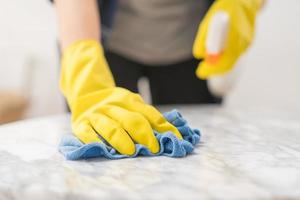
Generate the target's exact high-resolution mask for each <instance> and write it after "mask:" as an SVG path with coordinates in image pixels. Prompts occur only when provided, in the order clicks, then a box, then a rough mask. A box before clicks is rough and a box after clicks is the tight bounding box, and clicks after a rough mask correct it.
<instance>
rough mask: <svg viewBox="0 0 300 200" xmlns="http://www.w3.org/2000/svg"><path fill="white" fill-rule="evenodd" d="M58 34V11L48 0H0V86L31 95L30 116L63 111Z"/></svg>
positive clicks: (0, 88)
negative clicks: (29, 73) (59, 80)
mask: <svg viewBox="0 0 300 200" xmlns="http://www.w3.org/2000/svg"><path fill="white" fill-rule="evenodd" d="M56 35H57V34H56V21H55V13H54V10H53V8H52V6H51V5H50V3H49V2H48V1H47V0H26V1H22V0H12V1H5V0H0V61H1V62H0V90H7V89H9V90H19V91H20V90H21V91H22V92H23V93H24V94H25V95H27V96H29V97H30V98H31V106H30V109H29V111H28V114H27V116H28V117H31V116H40V115H46V114H56V113H60V112H62V111H63V101H62V98H61V96H60V94H59V93H58V73H59V68H58V56H57V51H56V50H57V49H56V48H57V47H56ZM28 71H31V72H32V74H31V76H28V75H27V74H28ZM27 78H29V79H30V80H26V79H27ZM28 87H29V88H28Z"/></svg>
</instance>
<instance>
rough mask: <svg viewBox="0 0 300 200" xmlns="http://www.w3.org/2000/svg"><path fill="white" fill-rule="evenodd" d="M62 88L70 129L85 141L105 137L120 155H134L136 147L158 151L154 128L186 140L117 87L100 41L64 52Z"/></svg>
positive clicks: (136, 97)
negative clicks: (69, 115) (66, 103)
mask: <svg viewBox="0 0 300 200" xmlns="http://www.w3.org/2000/svg"><path fill="white" fill-rule="evenodd" d="M124 67H125V66H124ZM60 86H61V90H62V92H63V94H64V95H65V97H66V98H67V101H68V103H69V106H70V109H71V113H72V130H73V132H74V134H75V135H76V136H77V137H78V138H79V139H80V140H81V141H82V142H84V143H91V142H102V140H103V139H104V140H105V141H107V142H108V143H109V144H110V145H111V146H112V147H114V148H115V149H116V150H117V151H118V152H120V153H121V154H127V155H132V154H133V153H134V152H135V145H134V143H139V144H142V145H145V146H146V147H148V148H149V149H150V151H151V152H152V153H157V152H158V151H159V144H158V141H157V139H156V138H155V136H154V133H153V129H155V130H157V131H158V132H160V133H164V132H166V131H172V132H173V133H174V134H175V135H176V136H177V137H178V138H179V139H182V136H181V134H180V133H179V131H178V130H177V128H175V127H174V126H173V125H172V124H170V123H169V122H167V121H166V120H165V118H164V117H163V116H162V114H161V113H160V112H158V111H157V110H156V109H155V108H154V107H152V106H150V105H147V104H146V103H144V101H143V100H142V98H141V97H140V96H139V95H138V94H135V93H132V92H130V91H128V90H126V89H124V88H119V87H116V86H115V84H114V80H113V78H112V75H111V72H110V70H109V68H108V64H107V62H106V60H105V58H104V54H103V50H102V47H101V46H100V45H99V43H98V42H97V41H94V40H83V41H78V42H75V43H74V44H72V45H70V46H69V47H68V48H67V49H66V50H65V52H64V55H63V60H62V72H61V81H60Z"/></svg>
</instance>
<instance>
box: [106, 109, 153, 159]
mask: <svg viewBox="0 0 300 200" xmlns="http://www.w3.org/2000/svg"><path fill="white" fill-rule="evenodd" d="M101 113H103V114H105V115H107V116H108V117H109V118H111V119H112V120H114V121H116V122H118V123H119V124H120V125H121V126H122V128H123V129H125V131H127V133H128V134H129V135H130V136H131V138H132V139H133V141H135V142H136V143H138V144H142V145H144V146H146V147H148V149H149V150H150V151H151V152H152V153H157V152H158V151H159V144H158V141H157V139H156V137H155V135H154V132H153V130H152V128H151V126H150V124H149V122H148V121H147V120H146V118H145V117H144V116H143V115H141V114H139V113H137V112H132V111H129V110H126V109H124V108H121V107H118V106H104V107H102V108H101Z"/></svg>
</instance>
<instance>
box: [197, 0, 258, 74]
mask: <svg viewBox="0 0 300 200" xmlns="http://www.w3.org/2000/svg"><path fill="white" fill-rule="evenodd" d="M262 3H263V0H216V1H215V2H214V4H213V5H212V6H211V8H210V9H209V11H208V13H207V14H206V16H205V17H204V19H203V21H202V22H201V24H200V26H199V29H198V33H197V35H196V39H195V42H194V46H193V54H194V56H195V58H198V59H204V60H203V61H202V62H201V63H200V64H199V66H198V68H197V71H196V74H197V76H198V77H199V78H201V79H207V78H209V77H211V76H213V75H220V74H225V73H226V72H228V71H230V70H231V69H232V68H233V66H234V64H235V63H236V61H237V59H238V58H239V57H240V55H241V54H242V53H243V52H245V50H246V49H247V48H248V46H249V45H250V43H251V42H252V40H253V37H254V28H255V18H256V14H257V12H258V10H259V9H260V7H261V6H262ZM218 11H224V12H226V13H227V14H228V15H229V30H228V37H227V40H226V42H225V47H224V50H223V52H222V53H221V55H220V57H219V58H218V59H217V60H216V59H208V56H207V54H206V53H207V52H206V48H205V42H206V37H207V32H208V28H209V24H210V21H211V19H212V17H213V16H214V14H215V13H217V12H218Z"/></svg>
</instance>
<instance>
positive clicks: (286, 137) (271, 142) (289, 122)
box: [0, 106, 300, 200]
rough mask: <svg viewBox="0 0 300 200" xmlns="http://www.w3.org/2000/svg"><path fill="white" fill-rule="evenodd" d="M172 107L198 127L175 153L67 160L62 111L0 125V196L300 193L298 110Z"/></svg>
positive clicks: (154, 196) (248, 196) (270, 196)
mask: <svg viewBox="0 0 300 200" xmlns="http://www.w3.org/2000/svg"><path fill="white" fill-rule="evenodd" d="M167 109H169V108H168V107H164V108H162V110H167ZM179 110H180V111H181V112H182V113H183V115H184V116H185V117H186V118H187V119H188V120H189V122H190V125H191V126H192V127H198V128H200V129H201V131H202V133H203V138H202V143H201V144H200V145H199V146H197V148H196V150H195V153H194V154H192V155H190V156H188V157H185V158H180V159H178V158H177V159H175V158H167V157H151V158H149V157H139V158H134V159H123V160H114V161H111V160H106V159H91V160H86V161H67V160H65V159H64V158H63V156H62V155H61V154H60V153H59V152H58V151H57V145H58V142H59V139H60V138H61V136H62V135H63V134H66V133H69V132H70V127H69V116H68V115H60V116H52V117H44V118H36V119H30V120H26V121H21V122H17V123H12V124H8V125H4V126H0V200H2V199H30V200H33V199H59V200H60V199H72V200H76V199H143V200H147V199H164V200H167V199H197V200H198V199H300V113H293V112H290V113H284V112H275V111H272V112H270V111H265V110H262V109H261V110H251V109H248V110H237V109H228V108H219V107H201V106H200V107H198V106H191V107H179Z"/></svg>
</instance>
